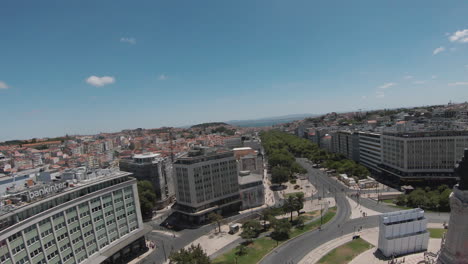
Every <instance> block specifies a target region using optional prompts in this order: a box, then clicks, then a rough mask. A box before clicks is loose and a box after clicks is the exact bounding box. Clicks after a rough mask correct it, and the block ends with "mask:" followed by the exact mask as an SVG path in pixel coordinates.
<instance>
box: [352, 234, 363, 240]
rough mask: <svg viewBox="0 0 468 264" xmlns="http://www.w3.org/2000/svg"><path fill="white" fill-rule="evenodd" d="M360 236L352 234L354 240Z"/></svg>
mask: <svg viewBox="0 0 468 264" xmlns="http://www.w3.org/2000/svg"><path fill="white" fill-rule="evenodd" d="M360 237H361V236H360V235H355V236H353V240H354V239H358V238H360Z"/></svg>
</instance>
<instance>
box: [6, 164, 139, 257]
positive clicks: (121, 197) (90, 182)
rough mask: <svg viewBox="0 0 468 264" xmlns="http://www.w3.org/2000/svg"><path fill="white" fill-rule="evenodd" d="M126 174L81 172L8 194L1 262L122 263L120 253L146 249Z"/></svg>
mask: <svg viewBox="0 0 468 264" xmlns="http://www.w3.org/2000/svg"><path fill="white" fill-rule="evenodd" d="M89 175H94V176H92V178H88V177H89ZM130 175H131V173H127V172H121V171H111V170H105V171H101V173H97V174H90V173H85V174H83V175H81V177H82V179H81V180H79V181H78V180H77V179H71V180H68V181H65V180H63V179H61V181H55V182H50V183H48V184H36V185H34V186H29V187H27V188H23V189H22V190H19V191H15V192H10V193H9V194H7V196H6V197H4V198H3V201H2V207H1V209H0V262H1V263H11V264H22V263H34V264H36V263H64V264H72V263H124V261H125V259H124V258H123V256H128V255H131V253H132V252H135V253H136V252H139V251H140V250H143V249H145V240H144V234H145V233H146V232H147V230H146V229H145V228H144V226H143V222H142V217H141V212H140V205H139V200H138V192H137V186H136V180H135V179H134V178H132V177H130ZM72 178H73V177H72ZM83 178H84V179H83Z"/></svg>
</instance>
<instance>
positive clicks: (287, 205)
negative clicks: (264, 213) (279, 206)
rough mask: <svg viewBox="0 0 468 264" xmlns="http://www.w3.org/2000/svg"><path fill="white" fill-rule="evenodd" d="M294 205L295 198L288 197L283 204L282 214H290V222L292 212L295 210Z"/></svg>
mask: <svg viewBox="0 0 468 264" xmlns="http://www.w3.org/2000/svg"><path fill="white" fill-rule="evenodd" d="M295 203H296V198H295V197H294V196H288V198H286V199H285V200H284V203H283V210H284V212H287V213H290V214H291V220H290V221H291V222H292V218H293V212H294V211H295V210H296V206H295Z"/></svg>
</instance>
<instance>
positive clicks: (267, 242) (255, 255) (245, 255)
mask: <svg viewBox="0 0 468 264" xmlns="http://www.w3.org/2000/svg"><path fill="white" fill-rule="evenodd" d="M336 211H337V208H336V207H332V208H329V209H328V211H327V213H325V214H324V215H323V218H322V225H324V224H326V223H327V222H329V221H330V220H331V219H333V217H334V216H335V215H336ZM320 224H321V221H320V218H317V219H316V220H313V221H312V222H310V223H307V224H305V225H304V226H303V227H302V228H299V227H294V228H292V229H291V232H290V234H289V239H288V240H285V241H276V240H273V239H272V238H271V237H269V236H264V237H261V238H257V239H255V240H253V241H252V243H250V244H248V245H247V248H246V250H245V251H244V252H242V254H239V253H240V252H239V249H238V248H235V249H233V250H231V251H229V252H227V253H225V254H223V255H221V256H219V257H217V258H215V259H214V260H213V264H254V263H258V262H259V261H260V260H261V259H262V258H263V257H265V256H266V255H267V254H268V253H270V252H271V251H272V250H274V249H275V248H276V247H277V246H279V245H281V244H284V243H287V242H288V241H290V240H292V239H294V238H296V237H298V236H300V235H302V234H304V233H306V232H309V231H313V230H316V229H318V228H319V226H320Z"/></svg>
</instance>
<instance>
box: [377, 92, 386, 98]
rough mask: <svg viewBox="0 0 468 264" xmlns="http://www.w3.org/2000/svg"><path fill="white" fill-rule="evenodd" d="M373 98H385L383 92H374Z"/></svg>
mask: <svg viewBox="0 0 468 264" xmlns="http://www.w3.org/2000/svg"><path fill="white" fill-rule="evenodd" d="M375 97H377V98H384V97H385V92H384V91H382V90H377V92H375Z"/></svg>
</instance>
